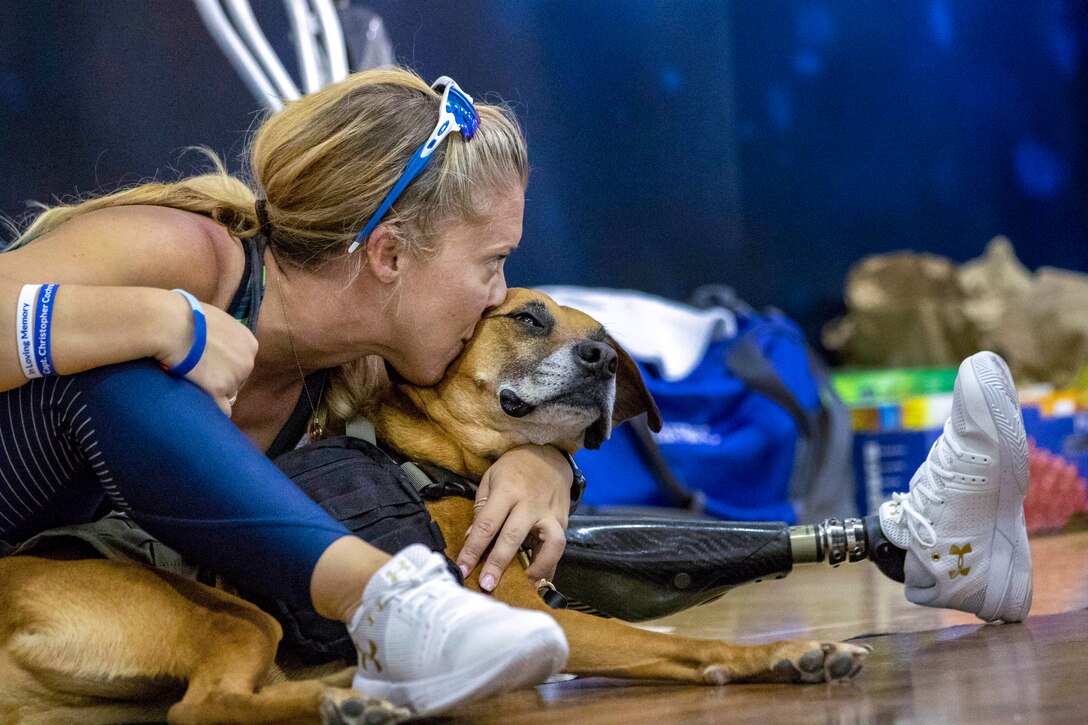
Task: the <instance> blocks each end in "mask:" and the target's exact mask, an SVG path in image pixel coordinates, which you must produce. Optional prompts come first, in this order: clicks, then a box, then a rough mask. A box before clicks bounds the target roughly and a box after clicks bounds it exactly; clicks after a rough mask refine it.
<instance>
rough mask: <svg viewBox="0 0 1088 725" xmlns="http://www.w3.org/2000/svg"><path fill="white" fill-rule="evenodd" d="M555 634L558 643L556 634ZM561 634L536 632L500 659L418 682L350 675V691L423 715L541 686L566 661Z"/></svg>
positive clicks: (549, 629)
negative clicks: (383, 700)
mask: <svg viewBox="0 0 1088 725" xmlns="http://www.w3.org/2000/svg"><path fill="white" fill-rule="evenodd" d="M557 632H558V633H560V639H557V638H556V636H555V635H556V633H557ZM561 632H562V630H559V629H558V626H556V627H555V628H547V629H539V630H536V631H535V632H531V633H529V634H528V635H527V636H526V638H524V639H522V640H521V642H520V644H521V647H520V648H519V649H518V650H517V651H516V652H512V653H510V656H509V657H506V658H501V657H500V658H494V659H492V658H489V661H488V662H481V663H480V665H481V666H480V667H479V668H475V667H474V668H472V669H471V671H469V672H466V671H464V670H460V671H456V672H449V673H445V674H442V675H439V676H437V677H430V678H425V679H419V680H402V681H399V682H389V681H387V680H375V679H370V678H367V677H363V676H362V675H361V674H360V673H358V672H356V674H355V677H354V678H353V679H352V687H353V688H355V689H356V690H358V691H359V692H361V693H364V694H366V695H370V696H373V697H380V698H382V699H385V700H388V701H390V702H392V703H393V704H394V705H397V706H399V707H407V708H410V709H411V710H412V711H413V713H414V714H416V715H426V714H429V713H434V712H437V711H439V710H444V709H446V708H449V707H452V706H454V705H458V704H460V703H463V702H465V701H467V700H472V699H479V698H482V697H487V696H488V695H493V694H495V693H498V692H506V691H509V690H515V689H517V688H520V687H526V686H529V685H538V684H541V683H543V682H544V681H545V680H546V679H548V678H549V677H551V676H552V675H554V674H556V673H558V672H559V671H560V670H562V669H563V667H564V666H565V665H566V663H567V656H568V654H569V651H568V648H567V642H566V639H565V638H564V637H563V636H562V634H561Z"/></svg>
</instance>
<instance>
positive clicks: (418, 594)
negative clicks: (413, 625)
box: [377, 556, 467, 624]
mask: <svg viewBox="0 0 1088 725" xmlns="http://www.w3.org/2000/svg"><path fill="white" fill-rule="evenodd" d="M451 590H453V591H451ZM457 591H467V590H463V589H462V587H460V586H459V585H458V584H457V582H455V581H454V580H453V577H452V576H451V575H450V573H449V570H448V569H447V568H446V562H445V561H444V560H443V559H442V557H440V556H432V557H430V558H429V559H427V562H426V563H425V564H423V565H422V566H418V567H416V568H415V570H414V571H412V572H410V573H408V574H407V575H405V576H401V577H398V579H397V582H396V584H393V585H392V586H390V587H389V588H388V589H386V590H385V591H383V592H382V593H381V594H380V595H379V596H378V598H377V603H378V605H379V606H380V607H383V608H384V607H386V606H388V605H389V604H390V603H391V602H392V601H393V600H394V599H396V600H397V601H396V605H395V606H396V607H397V611H398V612H399V613H401V614H403V615H404V616H406V617H410V618H418V619H421V620H422V621H425V622H431V621H437V617H438V616H439V614H440V613H439V612H438V611H436V610H438V609H439V608H440V607H444V608H445V610H444V611H443V612H441V616H442V619H443V621H445V622H447V623H448V624H455V623H456V621H457V620H458V619H459V617H458V616H457V615H458V613H459V611H458V610H459V609H464V608H458V607H453V606H449V605H450V604H452V603H453V602H451V600H450V598H449V595H450V594H455V595H456V593H457Z"/></svg>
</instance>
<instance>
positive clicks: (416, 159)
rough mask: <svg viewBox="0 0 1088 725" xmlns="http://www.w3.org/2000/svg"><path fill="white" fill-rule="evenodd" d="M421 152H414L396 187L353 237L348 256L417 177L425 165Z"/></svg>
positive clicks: (425, 160)
mask: <svg viewBox="0 0 1088 725" xmlns="http://www.w3.org/2000/svg"><path fill="white" fill-rule="evenodd" d="M422 151H423V149H420V150H419V151H416V154H415V156H413V157H412V160H411V161H409V162H408V166H407V167H405V169H404V174H403V175H402V176H401V177H400V180H399V181H397V184H396V186H394V187H393V189H392V190H391V191H390V192H389V193H388V194H387V195H386V197H385V199H383V200H382V203H381V205H380V206H378V209H377V211H375V212H374V216H372V217H370V221H369V222H367V225H366V226H365V227H363V230H362V231H361V232H359V236H357V237H355V241H354V242H352V243H351V246H350V247H348V254H351V253H352V252H354V251H355V250H356V249H358V248H359V245H361V244H362V243H363V242H365V241H366V238H367V237H369V236H370V233H371V232H373V231H374V229H375V227H377V226H378V224H379V223H380V222H381V220H382V217H384V216H385V214H386V212H388V211H389V209H390V208H391V207H392V206H393V204H394V203H395V202H396V200H397V198H398V197H399V196H400V195H401V194H402V193H403V192H404V190H405V189H406V188H408V184H411V183H412V180H413V179H415V178H416V177H417V176H419V172H420V171H422V170H423V167H424V166H426V165H427V157H426V156H423V155H422Z"/></svg>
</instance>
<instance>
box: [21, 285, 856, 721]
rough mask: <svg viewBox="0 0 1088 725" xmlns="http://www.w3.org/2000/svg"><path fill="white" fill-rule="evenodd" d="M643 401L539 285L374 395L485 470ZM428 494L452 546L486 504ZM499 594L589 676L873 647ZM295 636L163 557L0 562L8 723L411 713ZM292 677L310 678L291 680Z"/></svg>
mask: <svg viewBox="0 0 1088 725" xmlns="http://www.w3.org/2000/svg"><path fill="white" fill-rule="evenodd" d="M643 412H647V413H648V414H649V415H650V418H651V423H652V424H653V425H654V426H655V427H659V426H660V419H659V417H658V413H657V410H656V407H655V406H654V405H653V401H652V400H651V399H650V397H649V395H648V393H647V392H646V389H645V387H644V386H643V384H642V380H641V377H640V376H639V373H638V369H637V367H636V366H635V365H634V363H633V362H632V361H631V359H630V358H629V357H628V356H627V354H626V353H625V352H624V351H623V350H622V349H621V348H620V347H619V346H618V345H616V344H615V343H614V342H613V341H612V340H611V339H610V338H609V337H608V336H607V335H606V334H605V332H604V330H603V329H602V327H601V326H600V325H599V324H598V323H597V322H596V321H594V320H593V319H591V318H590V317H588V316H586V315H584V314H582V313H581V312H578V311H576V310H572V309H570V308H566V307H560V306H558V305H556V304H555V302H554V301H552V300H551V299H550V298H548V297H546V296H545V295H542V294H540V293H536V292H532V291H529V290H511V291H510V294H509V296H508V297H507V299H506V301H505V302H504V303H503V304H502V305H501V306H500V307H498V308H496V309H494V310H492V311H490V312H489V313H488V315H487V317H486V318H485V319H484V320H483V321H481V323H480V324H479V325H478V326H477V329H476V334H475V335H474V337H473V340H472V342H471V343H470V345H469V346H468V347H467V348H466V350H465V351H464V353H463V354H462V355H461V356H460V357H459V358H458V359H457V360H456V361H455V362H454V364H453V365H452V366H451V367H450V370H449V371H448V373H447V375H446V377H445V378H444V379H443V380H442V381H441V382H440V383H439V384H438V385H437V386H435V387H433V388H419V387H414V386H411V385H408V384H403V383H396V384H393V385H392V386H391V387H389V388H388V389H387V390H386V394H385V395H384V396H383V397H382V399H381V402H380V405H378V406H376V407H373V406H371V407H369V408H368V409H367V410H366V413H367V415H368V416H369V417H370V418H371V420H372V421H373V422H374V424H375V428H376V429H377V431H378V433H379V437H380V438H382V439H383V440H385V441H387V442H388V443H389V444H390V445H392V446H393V447H395V448H397V449H398V450H399V451H400V452H402V453H403V454H405V455H407V456H409V457H411V458H414V459H417V460H421V461H429V462H431V463H434V464H437V465H440V466H443V467H445V468H447V469H449V470H451V471H453V472H455V473H459V474H461V475H466V476H470V477H476V478H479V477H480V476H481V475H482V474H483V472H484V471H485V470H486V469H487V468H488V467H489V466H490V465H491V463H492V462H493V461H494V460H495V459H496V458H498V457H499V456H500V455H501V454H502V453H504V452H505V451H507V450H509V449H510V448H512V447H514V446H517V445H521V444H523V443H537V444H544V443H549V444H552V445H555V446H557V447H560V448H562V449H564V450H567V451H569V452H574V451H575V450H577V449H578V448H580V447H582V446H583V445H585V446H591V447H596V446H597V445H599V444H600V442H601V441H603V440H604V439H605V438H607V437H608V435H609V432H610V431H611V427H612V425H614V424H615V423H618V422H619V421H622V420H624V419H626V418H628V417H632V416H634V415H638V414H641V413H643ZM428 509H429V510H430V512H431V515H432V516H433V517H434V519H435V520H436V521H437V522H438V523H439V525H440V527H441V529H442V533H443V535H444V536H445V539H446V542H447V544H448V550H447V554H448V555H449V556H450V557H451V558H455V557H456V554H457V552H458V551H459V550H460V547H461V546H462V545H463V543H464V536H465V534H464V532H465V531H466V530H467V529H468V527H469V526H470V524H471V523H472V519H473V508H472V502H471V501H468V500H467V499H462V498H447V499H443V500H441V501H438V502H435V503H433V504H429V505H428ZM512 566H513V565H512ZM477 573H478V572H474V573H473V575H472V576H470V577H469V581H470V582H471V585H472V586H474V587H475V586H476V585H475V582H476V574H477ZM494 595H495V596H496V597H498V598H499V599H501V600H503V601H505V602H507V603H509V604H512V605H514V606H519V607H525V608H532V609H540V610H543V611H547V612H549V613H550V614H552V616H554V617H555V618H556V619H557V620H558V621H559V623H560V624H561V625H562V627H563V629H564V631H565V633H566V636H567V640H568V642H569V644H570V660H569V662H568V665H567V671H568V672H571V673H574V674H578V675H603V676H610V677H625V678H645V679H655V680H661V679H668V680H678V681H682V682H689V683H703V684H710V685H722V684H726V683H728V682H739V681H749V682H750V681H783V682H799V681H804V682H819V681H824V680H829V679H838V678H842V677H848V676H853V675H854V674H856V672H857V671H858V670H859V669H860V665H861V662H862V660H863V659H864V657H865V654H866V650H864V649H862V648H860V647H855V646H852V645H846V644H839V643H827V642H823V643H821V642H811V641H779V642H773V643H770V644H764V645H734V644H729V643H726V642H719V641H713V640H700V639H690V638H681V637H673V636H668V635H664V634H659V633H655V632H649V631H645V630H641V629H637V628H634V627H631V626H628V625H625V624H622V623H620V622H616V621H614V620H605V619H599V618H596V617H592V616H590V615H586V614H582V613H580V612H574V611H565V610H559V611H553V610H550V609H548V607H546V606H545V605H544V603H543V601H542V600H541V598H540V596H539V595H538V594H537V591H536V588H535V587H534V585H533V584H532V583H531V582H530V581H529V580H528V579H527V578H526V577H525V576H521V575H520V572H518V571H508V572H507V573H506V575H505V576H503V577H502V579H501V581H500V583H499V585H498V587H497V589H496V590H495V592H494ZM280 637H281V630H280V627H279V625H278V623H277V622H276V621H275V620H274V619H272V617H270V616H268V615H267V614H265V613H264V612H262V611H261V610H259V609H258V608H257V607H255V606H253V605H252V604H249V603H248V602H245V601H243V600H241V599H239V598H237V597H235V596H233V595H231V594H229V593H227V592H225V591H222V590H219V589H212V588H210V587H206V586H204V585H201V584H198V583H195V582H192V581H188V580H186V579H183V578H181V577H177V576H174V575H171V574H169V573H166V572H162V571H157V570H152V569H148V568H145V567H141V566H137V565H134V564H125V563H119V562H111V561H105V560H97V559H92V560H87V559H83V560H75V561H61V560H56V559H43V558H38V557H29V556H28V557H9V558H6V559H0V722H4V723H8V722H60V721H64V722H116V721H120V720H126V721H136V720H154V719H162V717H163V715H164V714H168V718H169V720H170V721H171V722H178V723H182V722H192V723H196V722H237V723H243V722H245V723H250V722H252V723H257V722H260V723H270V722H308V721H316V720H318V719H319V718H321V719H322V720H323V721H324V722H336V723H356V722H359V723H361V722H364V719H365V722H368V723H371V722H380V721H381V715H382V714H387V715H388V718H389V719H396V718H399V717H401V716H403V715H405V714H407V713H405V712H404V711H396V710H395V709H393V708H392V707H391V706H388V705H387V704H385V703H382V702H381V701H376V700H371V699H368V698H365V697H362V696H360V695H359V694H358V693H355V692H352V691H351V690H349V689H345V688H347V687H348V686H349V684H350V679H351V669H348V670H344V671H341V672H339V673H337V674H336V675H334V676H332V677H329V678H327V679H298V678H305V677H306V676H307V675H308V674H313V673H314V672H316V671H315V670H310V671H309V672H307V671H302V670H299V669H296V670H294V671H292V672H290V673H284V672H283V670H282V669H281V668H280V667H278V666H276V665H275V662H274V660H275V655H276V646H277V644H278V642H279V639H280ZM287 674H290V676H291V677H292V678H293V679H295V680H297V681H286V682H285V681H283V680H284V679H285V678H286V677H287ZM179 700H180V701H179ZM167 711H168V713H167Z"/></svg>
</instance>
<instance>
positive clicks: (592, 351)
mask: <svg viewBox="0 0 1088 725" xmlns="http://www.w3.org/2000/svg"><path fill="white" fill-rule="evenodd" d="M574 359H575V360H576V361H578V364H579V365H581V366H582V367H583V368H585V369H586V370H588V371H589V372H591V373H593V374H594V375H603V374H606V373H605V371H607V374H608V375H615V374H616V351H615V350H613V349H612V346H611V345H606V344H605V343H603V342H596V341H595V340H582V341H581V342H579V343H578V344H577V345H575V346H574Z"/></svg>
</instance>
